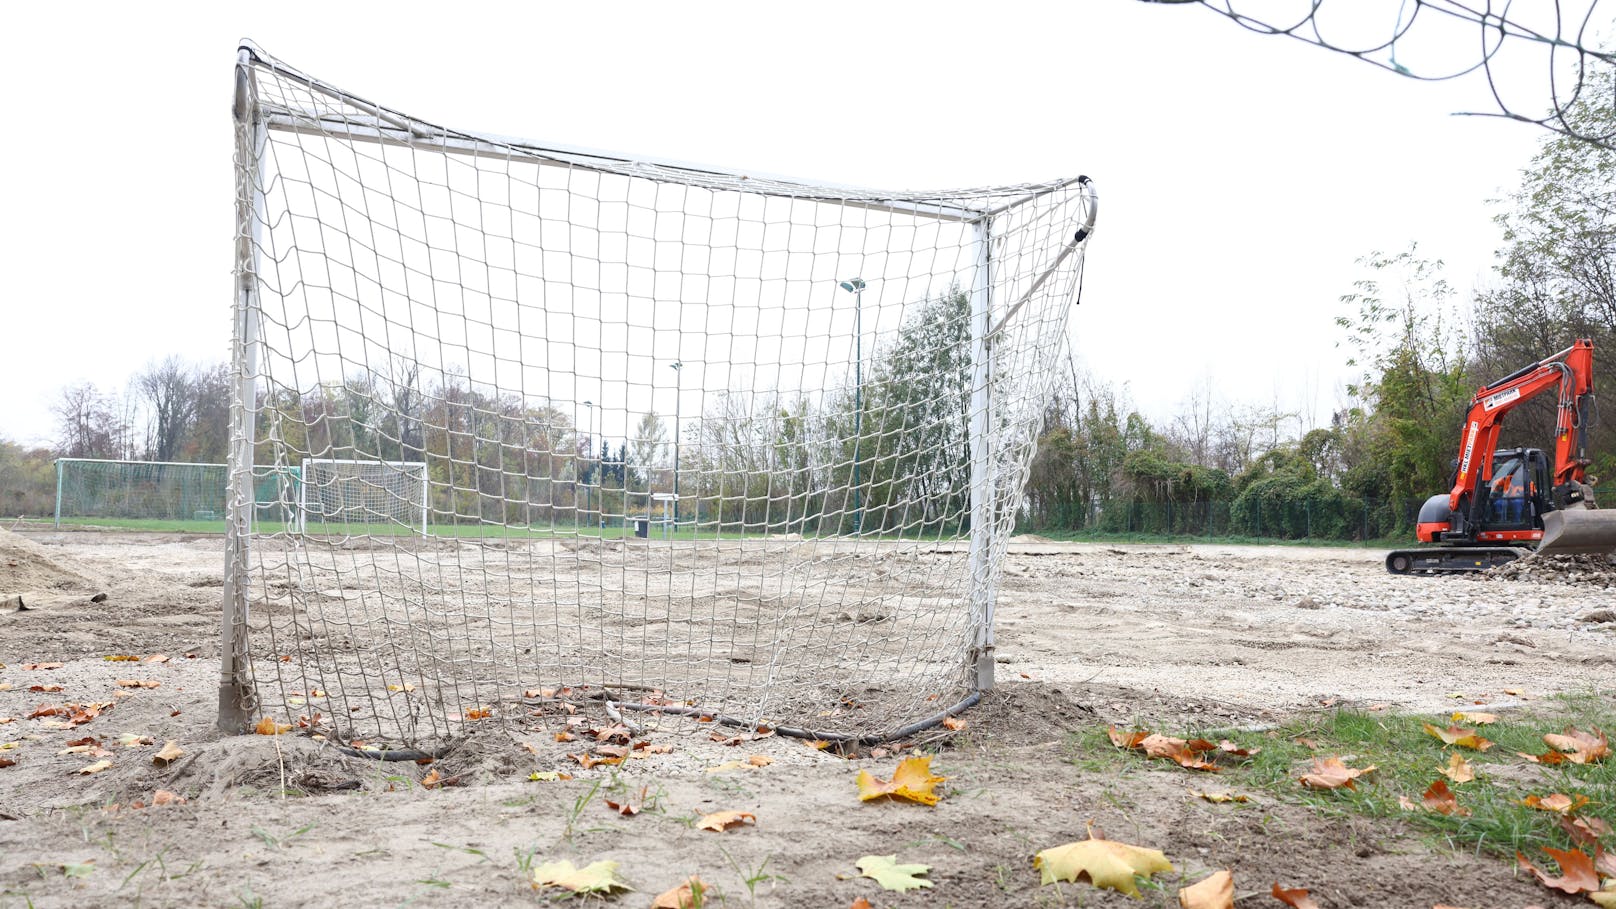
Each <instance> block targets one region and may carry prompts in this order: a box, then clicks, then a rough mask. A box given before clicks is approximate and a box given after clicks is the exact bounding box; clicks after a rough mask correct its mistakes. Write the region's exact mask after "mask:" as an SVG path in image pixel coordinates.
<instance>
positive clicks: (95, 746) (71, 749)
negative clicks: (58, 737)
mask: <svg viewBox="0 0 1616 909" xmlns="http://www.w3.org/2000/svg"><path fill="white" fill-rule="evenodd" d="M56 753H57V755H64V754H93V755H95V756H96V757H106V756H107V755H109V754H111V753H112V752H110V751H106V750H105V749H103V748H102V747H101V744H100V743H99V742H91V743H90V744H88V745H69V746H67V747H66V748H63V749H62V750H61V751H58V752H56Z"/></svg>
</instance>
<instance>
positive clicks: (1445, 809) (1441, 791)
mask: <svg viewBox="0 0 1616 909" xmlns="http://www.w3.org/2000/svg"><path fill="white" fill-rule="evenodd" d="M1422 800H1423V801H1424V803H1425V807H1426V808H1428V809H1430V810H1431V811H1435V812H1436V813H1437V814H1441V815H1458V816H1459V817H1469V816H1470V809H1468V808H1460V807H1459V799H1458V798H1457V797H1455V796H1454V794H1453V791H1452V790H1451V789H1449V788H1448V784H1447V783H1446V782H1444V781H1442V780H1437V781H1436V782H1434V783H1432V784H1431V788H1429V789H1427V790H1425V795H1424V796H1423V798H1422Z"/></svg>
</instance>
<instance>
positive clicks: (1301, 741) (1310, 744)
mask: <svg viewBox="0 0 1616 909" xmlns="http://www.w3.org/2000/svg"><path fill="white" fill-rule="evenodd" d="M1292 741H1294V742H1295V743H1296V744H1298V745H1301V746H1302V747H1303V748H1312V749H1313V750H1315V751H1317V750H1318V747H1319V743H1318V742H1315V741H1313V740H1312V739H1309V738H1304V737H1302V736H1297V737H1296V738H1295V739H1292Z"/></svg>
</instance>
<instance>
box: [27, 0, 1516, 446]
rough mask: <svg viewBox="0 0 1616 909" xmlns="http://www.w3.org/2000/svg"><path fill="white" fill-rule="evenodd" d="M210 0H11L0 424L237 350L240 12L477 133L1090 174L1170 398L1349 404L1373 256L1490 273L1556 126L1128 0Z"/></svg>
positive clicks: (1139, 391) (897, 181)
mask: <svg viewBox="0 0 1616 909" xmlns="http://www.w3.org/2000/svg"><path fill="white" fill-rule="evenodd" d="M1368 5H1369V6H1375V7H1377V8H1384V7H1385V4H1382V3H1379V2H1376V3H1372V4H1368ZM1396 5H1397V4H1395V3H1393V4H1391V6H1390V7H1389V8H1391V9H1393V10H1394V11H1395V8H1396ZM185 9H186V12H185V13H184V14H178V13H168V14H161V13H158V12H155V11H154V10H155V8H153V7H145V6H141V5H138V4H115V5H114V4H108V5H105V6H99V7H96V6H89V7H86V6H82V5H72V6H62V5H51V4H27V5H25V6H19V7H16V8H13V9H11V10H8V25H7V28H6V29H5V34H4V35H3V36H0V78H3V79H4V84H5V85H6V86H7V89H6V92H5V98H6V101H7V103H6V105H5V115H6V116H7V117H8V118H9V120H10V125H11V129H10V135H9V136H8V141H7V142H6V146H5V151H4V152H0V156H3V160H4V162H5V164H4V167H3V168H0V199H4V207H5V211H6V217H5V218H3V219H0V234H3V244H0V250H4V262H5V270H4V277H3V283H0V289H3V290H0V292H3V294H4V296H3V298H0V388H3V389H4V390H5V391H4V394H0V437H3V438H11V439H14V440H17V441H23V442H35V441H40V442H43V441H46V440H48V439H49V438H50V436H51V435H52V433H53V425H52V419H51V416H50V412H49V407H50V404H51V402H52V401H53V400H54V399H55V398H56V396H57V395H58V394H59V391H60V389H61V388H62V387H63V386H64V385H68V384H70V383H75V382H80V381H91V382H95V383H96V384H97V385H99V386H101V387H103V388H104V389H106V390H119V391H121V390H122V383H123V382H124V381H125V380H126V379H127V377H128V376H129V375H130V374H131V373H132V372H134V371H135V370H137V369H139V368H140V367H141V366H143V365H144V364H146V363H147V362H148V361H150V360H153V359H157V358H161V357H163V356H165V355H167V354H170V353H177V354H180V355H182V356H184V357H186V358H189V359H191V360H194V361H197V362H212V361H218V360H222V359H224V358H225V356H226V354H227V347H228V342H229V324H230V322H229V307H230V303H231V276H230V270H231V254H232V247H231V237H232V222H233V217H234V210H233V190H232V184H231V179H232V171H231V154H232V134H231V128H230V116H229V102H230V91H231V78H232V66H233V64H234V59H235V48H236V44H237V39H238V38H241V37H250V38H252V39H253V40H255V41H257V42H258V43H259V44H260V45H261V46H262V47H263V48H264V49H265V50H266V51H268V52H269V53H270V54H273V55H275V56H277V57H279V58H281V59H282V60H285V61H286V62H287V63H289V64H290V65H292V66H294V67H297V68H299V69H301V70H303V71H305V72H308V73H310V74H312V75H314V76H317V77H319V78H321V79H323V80H325V81H327V82H329V83H332V84H334V85H337V86H339V87H341V88H344V89H347V90H349V91H352V92H354V93H356V94H359V95H361V96H363V97H366V98H369V99H371V100H374V101H377V102H379V103H382V104H386V105H388V106H390V107H393V108H395V109H399V110H403V111H406V112H408V113H411V114H414V115H416V116H420V117H422V118H424V119H427V120H431V121H435V122H440V123H444V124H448V125H452V126H456V127H461V128H466V129H472V130H481V131H486V132H493V133H500V134H505V135H512V136H522V137H527V138H532V139H537V140H549V141H554V142H561V143H570V144H575V145H583V146H590V147H595V148H603V149H614V150H621V151H627V152H639V153H643V154H647V155H654V156H658V157H664V158H674V159H680V160H689V161H697V162H705V163H711V164H714V165H724V166H730V167H734V168H737V169H746V168H751V169H755V170H758V171H766V172H771V173H776V174H786V175H792V176H799V177H804V178H811V179H815V180H820V181H825V182H833V183H843V184H854V185H862V186H872V187H881V188H889V189H922V188H943V187H953V186H959V187H965V186H979V185H989V184H1000V183H1014V182H1024V181H1033V180H1044V179H1049V178H1053V177H1058V176H1068V175H1072V174H1075V173H1085V174H1088V175H1089V176H1091V177H1092V178H1093V179H1094V181H1095V184H1096V186H1097V187H1098V189H1099V192H1100V195H1101V199H1102V209H1101V214H1100V220H1099V225H1098V230H1097V233H1096V236H1095V238H1094V239H1093V241H1092V245H1091V247H1090V250H1089V258H1088V274H1087V281H1086V289H1085V293H1084V297H1083V302H1082V305H1081V307H1080V309H1079V311H1078V312H1077V314H1076V318H1075V322H1074V326H1073V330H1072V336H1073V338H1074V343H1075V346H1076V350H1077V353H1078V356H1079V358H1080V361H1081V362H1082V364H1083V365H1084V366H1085V367H1086V368H1087V369H1088V370H1090V371H1091V372H1092V373H1093V374H1094V375H1095V376H1096V377H1097V378H1100V379H1104V380H1110V381H1113V382H1117V383H1124V382H1125V383H1127V385H1128V388H1129V392H1130V394H1131V396H1132V398H1133V399H1134V401H1135V402H1137V404H1138V405H1139V407H1140V408H1141V409H1142V410H1143V411H1144V412H1145V413H1147V414H1148V415H1150V416H1152V417H1153V418H1156V419H1165V418H1167V417H1168V416H1170V415H1171V414H1172V413H1173V412H1174V411H1175V410H1176V408H1177V406H1178V405H1179V404H1180V403H1181V402H1182V401H1183V400H1184V398H1185V397H1186V396H1187V395H1188V394H1189V393H1190V392H1191V390H1192V389H1193V388H1195V387H1196V386H1197V385H1200V384H1210V385H1211V387H1212V388H1213V389H1214V391H1215V392H1216V394H1218V395H1219V396H1221V397H1223V398H1225V399H1228V400H1234V401H1261V402H1263V403H1270V402H1275V403H1278V404H1280V405H1281V406H1285V407H1296V408H1302V409H1307V410H1311V411H1312V412H1314V413H1315V414H1316V415H1317V419H1320V420H1323V419H1327V414H1328V411H1329V409H1330V408H1331V407H1332V406H1335V405H1336V404H1337V403H1338V401H1339V400H1340V395H1341V392H1340V391H1339V387H1340V384H1341V382H1342V380H1343V378H1344V376H1345V369H1344V367H1343V365H1342V361H1343V359H1344V353H1343V352H1342V351H1341V350H1339V349H1338V348H1337V347H1336V341H1337V339H1338V334H1339V332H1338V329H1336V328H1335V327H1334V324H1333V319H1334V318H1335V316H1337V315H1338V314H1341V313H1342V312H1344V309H1343V307H1342V306H1341V304H1340V303H1339V302H1338V298H1339V297H1340V296H1341V295H1342V294H1343V293H1346V292H1348V291H1349V290H1350V289H1351V284H1352V282H1353V281H1354V280H1355V279H1356V278H1359V277H1362V276H1363V275H1364V271H1363V269H1361V268H1360V267H1358V266H1356V265H1355V264H1354V262H1355V260H1356V259H1358V258H1359V257H1361V256H1364V255H1366V254H1368V253H1370V252H1372V251H1374V250H1377V249H1378V250H1385V251H1388V252H1393V251H1397V250H1400V249H1402V248H1405V247H1406V246H1407V245H1408V244H1409V243H1410V242H1411V241H1418V242H1419V244H1420V248H1421V251H1422V252H1423V253H1425V254H1427V255H1429V256H1432V257H1440V258H1442V259H1444V260H1446V261H1447V263H1448V277H1449V279H1450V280H1452V281H1453V282H1454V283H1455V284H1456V285H1458V286H1459V287H1460V288H1461V289H1462V290H1465V291H1468V290H1469V289H1470V288H1472V287H1474V286H1476V285H1478V284H1480V283H1485V282H1486V281H1487V280H1488V274H1489V270H1490V267H1491V264H1492V261H1493V253H1494V251H1495V250H1496V248H1497V246H1498V243H1499V237H1498V232H1497V230H1496V228H1495V227H1494V225H1493V224H1492V221H1491V216H1492V215H1493V214H1494V212H1495V211H1496V208H1495V207H1492V206H1489V205H1488V204H1487V201H1488V200H1489V199H1493V198H1498V197H1499V196H1501V195H1503V194H1505V193H1507V192H1508V191H1509V190H1510V189H1511V188H1512V187H1513V186H1515V185H1516V183H1517V181H1518V173H1519V170H1520V168H1521V167H1523V166H1524V165H1525V164H1526V163H1527V162H1528V160H1529V159H1530V156H1531V154H1532V152H1533V151H1534V150H1535V148H1536V147H1537V145H1538V144H1539V143H1540V142H1541V141H1542V139H1543V137H1544V136H1545V135H1546V134H1545V133H1543V132H1542V131H1540V130H1537V129H1535V128H1533V127H1529V126H1525V125H1521V124H1516V123H1509V122H1504V121H1500V120H1496V119H1485V118H1476V117H1454V116H1450V114H1451V113H1452V112H1454V111H1458V110H1476V109H1490V105H1491V101H1490V98H1489V96H1488V95H1487V94H1486V84H1485V81H1481V80H1466V81H1464V82H1461V83H1444V84H1427V83H1419V82H1415V81H1412V80H1408V79H1403V78H1400V77H1398V76H1396V75H1393V74H1390V73H1386V72H1383V71H1380V70H1377V69H1374V68H1372V67H1369V66H1366V65H1364V64H1362V63H1358V62H1355V61H1353V60H1350V59H1348V58H1345V57H1342V56H1339V55H1335V54H1330V53H1327V52H1325V51H1322V50H1319V49H1317V48H1313V47H1309V46H1306V45H1303V44H1301V43H1300V42H1296V41H1292V40H1289V39H1283V38H1270V37H1262V36H1258V35H1254V34H1251V33H1248V32H1246V31H1244V30H1242V29H1240V28H1239V27H1237V26H1235V25H1234V24H1232V23H1230V22H1229V21H1227V20H1225V19H1223V18H1221V17H1218V16H1216V15H1214V14H1212V13H1210V12H1209V11H1207V10H1206V9H1203V8H1199V7H1194V6H1158V5H1146V4H1141V3H1137V2H1133V0H1082V2H1069V3H1058V4H1057V3H1042V4H1016V3H998V4H993V5H988V4H982V3H974V4H963V3H958V4H954V3H936V2H933V3H872V2H864V3H839V2H815V3H813V4H797V5H788V4H758V3H746V4H703V5H699V6H698V5H692V4H669V3H660V4H650V3H633V2H629V3H613V4H609V5H600V4H587V3H584V4H566V5H560V4H537V3H526V4H519V5H518V4H511V5H503V4H498V5H496V4H478V3H470V2H467V3H462V4H457V5H454V6H452V7H451V6H446V5H444V4H441V3H434V4H415V3H399V2H394V3H388V4H385V5H373V4H338V3H319V4H304V3H291V2H279V3H275V4H253V5H250V6H249V5H247V4H207V5H195V6H187V7H185ZM1366 15H1367V14H1366ZM1459 38H1460V40H1468V39H1469V36H1468V35H1467V34H1466V35H1460V36H1459Z"/></svg>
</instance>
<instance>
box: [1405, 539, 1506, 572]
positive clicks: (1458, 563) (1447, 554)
mask: <svg viewBox="0 0 1616 909" xmlns="http://www.w3.org/2000/svg"><path fill="white" fill-rule="evenodd" d="M1531 552H1532V550H1530V549H1522V548H1520V547H1517V546H1490V547H1489V546H1451V547H1434V546H1433V547H1431V548H1430V549H1398V550H1395V551H1393V552H1389V553H1387V554H1386V570H1387V571H1389V572H1391V573H1392V574H1459V573H1462V572H1467V571H1486V570H1487V569H1489V568H1492V567H1494V566H1497V565H1503V564H1505V563H1506V562H1513V561H1515V560H1516V559H1518V558H1521V557H1522V556H1525V555H1530V554H1531Z"/></svg>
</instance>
